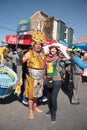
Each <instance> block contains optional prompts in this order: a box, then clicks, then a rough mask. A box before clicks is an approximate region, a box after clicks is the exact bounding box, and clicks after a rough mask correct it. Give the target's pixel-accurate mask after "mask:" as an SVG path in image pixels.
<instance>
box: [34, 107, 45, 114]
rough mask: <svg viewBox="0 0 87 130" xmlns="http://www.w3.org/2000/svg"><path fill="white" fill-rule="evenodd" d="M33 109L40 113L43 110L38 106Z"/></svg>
mask: <svg viewBox="0 0 87 130" xmlns="http://www.w3.org/2000/svg"><path fill="white" fill-rule="evenodd" d="M34 110H35V111H37V112H38V113H42V112H43V110H42V109H40V108H38V107H36V108H35V109H34Z"/></svg>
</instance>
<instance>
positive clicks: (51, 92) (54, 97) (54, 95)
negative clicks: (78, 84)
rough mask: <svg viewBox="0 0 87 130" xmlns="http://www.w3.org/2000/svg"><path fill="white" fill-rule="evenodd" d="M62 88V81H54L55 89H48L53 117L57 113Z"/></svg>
mask: <svg viewBox="0 0 87 130" xmlns="http://www.w3.org/2000/svg"><path fill="white" fill-rule="evenodd" d="M61 86H62V81H61V80H60V81H54V87H53V88H52V89H48V94H47V97H48V107H49V110H50V111H51V116H56V111H57V107H58V106H57V97H58V93H59V90H60V88H61Z"/></svg>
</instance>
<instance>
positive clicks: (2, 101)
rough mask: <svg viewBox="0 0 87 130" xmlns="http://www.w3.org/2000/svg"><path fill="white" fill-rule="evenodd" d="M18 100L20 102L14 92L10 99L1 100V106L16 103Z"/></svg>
mask: <svg viewBox="0 0 87 130" xmlns="http://www.w3.org/2000/svg"><path fill="white" fill-rule="evenodd" d="M16 100H18V98H17V96H16V95H15V94H14V90H13V91H12V93H11V94H10V95H9V96H8V97H5V98H1V99H0V104H9V103H11V102H14V101H16Z"/></svg>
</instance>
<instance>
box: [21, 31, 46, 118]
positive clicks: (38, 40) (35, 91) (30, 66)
mask: <svg viewBox="0 0 87 130" xmlns="http://www.w3.org/2000/svg"><path fill="white" fill-rule="evenodd" d="M44 42H45V34H44V33H43V32H40V31H35V32H34V33H33V35H32V47H33V49H32V50H29V51H28V52H27V53H26V54H25V55H24V56H23V57H22V63H24V62H27V74H26V84H25V93H24V95H25V97H27V98H28V99H29V100H28V105H29V119H34V113H33V111H37V112H39V113H42V110H41V109H40V108H38V105H37V102H38V99H39V98H40V97H41V96H42V94H43V79H44V75H45V63H46V55H45V54H44V51H43V49H42V47H43V44H44Z"/></svg>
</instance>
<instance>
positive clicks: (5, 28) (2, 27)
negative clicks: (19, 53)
mask: <svg viewBox="0 0 87 130" xmlns="http://www.w3.org/2000/svg"><path fill="white" fill-rule="evenodd" d="M0 28H1V29H4V30H9V31H12V32H16V31H15V30H13V29H10V28H7V27H4V26H1V25H0Z"/></svg>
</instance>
